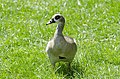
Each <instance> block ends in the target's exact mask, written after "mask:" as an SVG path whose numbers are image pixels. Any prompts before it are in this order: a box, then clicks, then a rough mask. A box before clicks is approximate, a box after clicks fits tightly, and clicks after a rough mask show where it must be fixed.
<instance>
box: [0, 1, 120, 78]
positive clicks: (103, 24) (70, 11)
mask: <svg viewBox="0 0 120 79" xmlns="http://www.w3.org/2000/svg"><path fill="white" fill-rule="evenodd" d="M55 13H61V14H62V15H63V16H65V19H66V24H65V28H64V31H63V33H64V35H68V36H70V37H73V38H75V39H76V41H77V46H78V51H77V55H76V57H75V59H74V61H73V62H72V64H71V66H72V68H71V71H70V72H68V71H67V67H66V66H65V65H64V63H60V64H59V63H57V65H56V68H55V69H53V68H52V66H51V64H50V62H49V59H48V57H47V54H46V52H45V48H46V44H47V42H48V41H49V40H50V39H51V38H52V36H53V34H54V31H55V28H56V24H53V25H50V26H46V25H45V24H46V23H47V21H48V20H49V19H50V18H51V17H52V15H53V14H55ZM0 78H1V79H7V78H8V79H15V78H16V79H23V78H25V79H63V78H67V79H70V78H73V79H80V78H83V79H94V78H95V79H97V78H98V79H100V78H102V79H106V78H107V79H119V78H120V1H119V0H71V1H69V0H58V1H55V0H39V1H37V0H36V1H35V0H27V1H24V0H21V1H20V0H2V1H0Z"/></svg>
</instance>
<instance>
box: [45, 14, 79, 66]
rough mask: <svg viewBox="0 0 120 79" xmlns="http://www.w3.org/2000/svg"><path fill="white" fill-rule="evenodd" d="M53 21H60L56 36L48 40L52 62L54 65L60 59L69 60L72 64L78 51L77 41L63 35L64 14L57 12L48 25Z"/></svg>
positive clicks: (48, 51) (47, 50)
mask: <svg viewBox="0 0 120 79" xmlns="http://www.w3.org/2000/svg"><path fill="white" fill-rule="evenodd" d="M52 23H58V25H57V28H56V31H55V33H54V37H53V38H52V39H51V40H50V41H49V42H48V44H47V47H46V52H47V53H48V56H49V59H50V62H51V64H52V65H53V66H55V63H56V62H60V61H63V62H68V63H69V65H70V63H71V62H72V60H73V59H74V56H75V54H76V52H77V45H76V42H75V40H74V39H73V38H71V37H68V36H63V34H62V31H63V28H64V24H65V19H64V17H63V16H62V15H60V14H55V15H54V16H53V17H52V19H51V20H50V21H49V22H48V23H47V24H46V25H48V24H52Z"/></svg>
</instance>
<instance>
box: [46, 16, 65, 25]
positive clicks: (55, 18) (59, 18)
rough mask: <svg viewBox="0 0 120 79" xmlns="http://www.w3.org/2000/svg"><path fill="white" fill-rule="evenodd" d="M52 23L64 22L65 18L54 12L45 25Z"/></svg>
mask: <svg viewBox="0 0 120 79" xmlns="http://www.w3.org/2000/svg"><path fill="white" fill-rule="evenodd" d="M52 23H58V24H61V23H65V19H64V17H63V16H62V15H61V14H55V15H53V17H52V18H51V19H50V20H49V21H48V23H47V24H46V25H49V24H52Z"/></svg>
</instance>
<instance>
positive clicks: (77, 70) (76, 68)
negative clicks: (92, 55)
mask: <svg viewBox="0 0 120 79" xmlns="http://www.w3.org/2000/svg"><path fill="white" fill-rule="evenodd" d="M84 71H85V70H84V68H83V67H81V66H80V63H79V62H75V63H73V64H71V69H69V68H68V67H67V66H66V65H65V64H63V63H62V64H61V63H60V65H59V67H58V66H57V69H56V71H55V73H56V74H58V75H61V74H62V75H63V76H64V78H65V79H73V78H79V79H80V78H83V73H84ZM64 78H63V79H64Z"/></svg>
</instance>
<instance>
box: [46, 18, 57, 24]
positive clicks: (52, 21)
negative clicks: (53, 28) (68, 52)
mask: <svg viewBox="0 0 120 79" xmlns="http://www.w3.org/2000/svg"><path fill="white" fill-rule="evenodd" d="M52 23H55V21H54V19H51V20H50V21H48V22H47V24H46V25H49V24H52Z"/></svg>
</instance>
